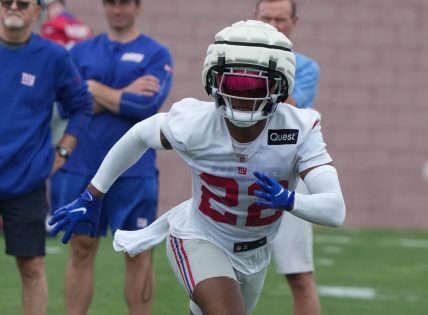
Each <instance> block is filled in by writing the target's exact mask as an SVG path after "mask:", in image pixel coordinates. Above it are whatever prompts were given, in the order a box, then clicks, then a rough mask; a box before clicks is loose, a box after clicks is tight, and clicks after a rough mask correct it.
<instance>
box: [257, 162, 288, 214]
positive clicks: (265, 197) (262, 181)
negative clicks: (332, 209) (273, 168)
mask: <svg viewBox="0 0 428 315" xmlns="http://www.w3.org/2000/svg"><path fill="white" fill-rule="evenodd" d="M254 176H255V177H256V178H257V181H256V184H257V185H258V186H259V187H260V188H261V189H262V190H256V191H255V192H254V193H255V195H256V196H257V197H259V198H258V199H257V200H256V203H257V204H259V205H261V206H265V207H267V208H271V209H283V210H287V211H290V210H291V209H293V206H294V191H292V192H290V191H288V190H287V189H286V188H284V187H283V186H282V185H281V184H280V183H278V181H276V180H275V179H273V178H272V177H269V176H268V175H267V174H265V173H262V172H257V171H256V172H254Z"/></svg>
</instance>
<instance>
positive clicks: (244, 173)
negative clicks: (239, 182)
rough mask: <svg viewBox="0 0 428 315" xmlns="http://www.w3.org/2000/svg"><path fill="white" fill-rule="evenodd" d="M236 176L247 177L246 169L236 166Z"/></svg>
mask: <svg viewBox="0 0 428 315" xmlns="http://www.w3.org/2000/svg"><path fill="white" fill-rule="evenodd" d="M238 174H239V175H247V168H246V167H242V166H238Z"/></svg>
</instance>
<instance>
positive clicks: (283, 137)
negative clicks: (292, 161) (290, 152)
mask: <svg viewBox="0 0 428 315" xmlns="http://www.w3.org/2000/svg"><path fill="white" fill-rule="evenodd" d="M298 136H299V129H269V131H268V144H269V145H280V144H296V143H297V137H298Z"/></svg>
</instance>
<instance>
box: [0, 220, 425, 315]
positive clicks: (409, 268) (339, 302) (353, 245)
mask: <svg viewBox="0 0 428 315" xmlns="http://www.w3.org/2000/svg"><path fill="white" fill-rule="evenodd" d="M0 243H1V244H2V247H4V240H3V238H2V237H0ZM48 249H49V251H50V252H51V251H53V252H57V251H58V250H59V251H60V253H50V254H48V256H47V260H46V269H47V274H48V281H49V289H50V292H49V309H48V314H49V315H59V314H64V309H63V275H64V268H65V263H66V259H67V254H68V252H67V247H66V246H62V245H60V241H59V238H54V239H49V240H48ZM154 261H155V270H156V286H157V289H156V296H155V304H154V309H153V314H154V315H176V314H188V308H187V305H188V301H187V297H186V295H185V293H184V290H183V289H182V288H181V287H180V285H179V284H178V282H177V281H176V280H175V278H174V275H173V273H172V271H171V270H170V267H169V265H168V263H167V261H166V258H165V254H164V247H163V246H158V247H157V248H156V250H155V258H154ZM315 264H316V270H317V271H316V278H317V284H318V287H319V290H320V295H321V306H322V313H323V314H324V315H339V314H340V315H344V314H346V315H361V314H364V315H385V314H388V315H425V314H428V311H427V310H428V232H422V231H396V230H349V229H329V228H316V229H315ZM0 266H1V276H0V314H2V315H3V314H4V315H18V314H22V310H21V292H20V285H19V276H18V274H17V271H16V266H15V262H14V259H13V258H11V257H9V256H6V255H0ZM96 277H97V278H96V289H95V296H94V300H93V302H92V305H91V308H90V311H89V315H117V314H127V309H126V305H125V302H124V298H123V290H122V283H123V257H122V255H121V254H119V253H115V252H113V250H112V248H111V239H110V238H109V239H106V240H104V241H103V242H102V243H101V246H100V249H99V254H98V257H97V267H96ZM337 287H346V288H348V289H349V287H351V288H355V289H356V290H357V291H356V292H357V293H358V292H363V293H367V292H369V293H371V294H372V295H373V296H371V297H370V298H369V297H367V296H362V297H360V298H357V297H355V296H351V297H338V296H331V295H329V294H328V292H329V290H331V289H332V288H336V289H337ZM262 314H269V315H276V314H278V315H280V314H281V315H282V314H291V295H290V291H289V289H288V287H287V285H286V282H285V280H284V279H283V278H282V277H280V276H278V275H277V274H276V273H275V272H274V270H273V268H270V270H269V272H268V275H267V278H266V283H265V287H264V289H263V292H262V296H261V298H260V300H259V304H258V306H257V309H256V311H255V315H262Z"/></svg>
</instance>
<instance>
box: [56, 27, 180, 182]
mask: <svg viewBox="0 0 428 315" xmlns="http://www.w3.org/2000/svg"><path fill="white" fill-rule="evenodd" d="M71 54H72V58H73V61H74V62H75V64H76V66H77V68H78V70H79V72H80V74H81V75H82V77H83V78H84V79H85V80H96V81H98V82H100V83H102V84H104V85H107V86H109V87H112V88H115V89H120V88H123V87H125V86H127V85H129V84H130V83H131V82H133V81H134V80H136V79H137V78H139V77H141V76H144V75H149V74H150V75H153V76H155V77H157V78H158V79H159V81H160V85H161V89H160V91H159V92H158V93H155V95H154V96H152V97H147V96H140V95H137V94H133V93H128V92H125V93H123V94H122V98H121V103H120V112H119V114H114V113H112V112H109V111H105V112H103V113H101V114H97V115H93V116H92V118H91V122H90V125H89V128H88V129H87V130H86V131H85V133H84V134H83V135H82V137H81V139H80V141H79V145H78V146H77V147H76V149H75V150H74V151H73V154H72V156H71V157H70V158H69V160H68V161H67V163H66V164H65V166H64V169H65V170H67V171H71V172H75V173H79V174H82V175H87V176H90V177H92V176H94V175H95V173H96V171H97V170H98V167H99V166H100V164H101V162H102V160H103V159H104V157H105V156H106V154H107V152H108V151H109V150H110V148H111V147H112V146H113V145H114V144H115V143H116V142H117V141H118V140H119V139H120V138H121V137H122V136H123V135H124V134H125V133H126V132H127V131H128V130H129V129H130V128H131V127H132V126H133V125H134V124H136V123H137V122H139V121H141V120H143V119H145V118H147V117H150V116H152V115H154V114H155V113H156V112H157V111H158V110H159V108H160V107H161V105H162V103H163V101H164V100H165V99H166V97H167V94H168V92H169V90H170V88H171V78H172V58H171V55H170V53H169V51H168V49H167V48H166V47H164V46H163V45H161V44H159V43H157V42H156V41H154V40H153V39H151V38H150V37H147V36H145V35H140V36H139V37H137V38H136V39H135V40H133V41H131V42H128V43H119V42H115V41H111V40H110V39H109V38H108V36H107V35H106V34H101V35H99V36H96V37H94V38H92V39H89V40H87V41H84V42H80V43H78V44H76V45H75V46H74V47H73V48H72V50H71ZM155 157H156V156H155V151H154V150H152V149H149V150H148V151H147V152H146V153H145V154H144V155H143V157H142V158H141V159H140V160H139V161H138V162H137V163H136V164H135V165H134V166H132V167H131V168H130V169H128V170H127V171H126V172H125V173H124V174H123V175H122V176H124V177H144V176H154V175H156V174H157V169H156V161H155Z"/></svg>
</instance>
